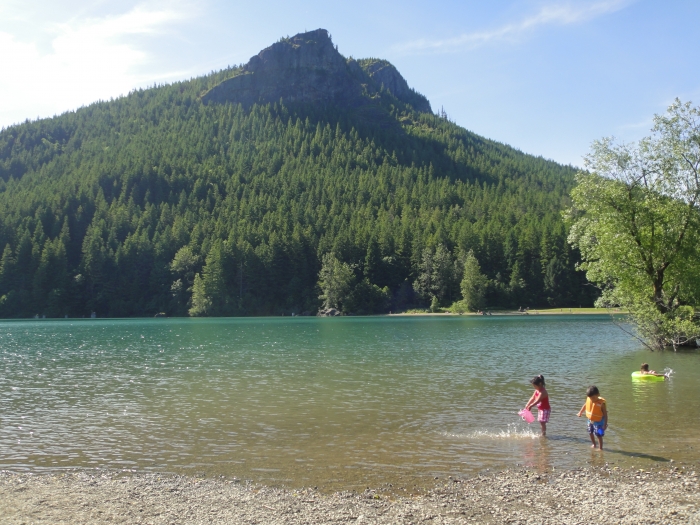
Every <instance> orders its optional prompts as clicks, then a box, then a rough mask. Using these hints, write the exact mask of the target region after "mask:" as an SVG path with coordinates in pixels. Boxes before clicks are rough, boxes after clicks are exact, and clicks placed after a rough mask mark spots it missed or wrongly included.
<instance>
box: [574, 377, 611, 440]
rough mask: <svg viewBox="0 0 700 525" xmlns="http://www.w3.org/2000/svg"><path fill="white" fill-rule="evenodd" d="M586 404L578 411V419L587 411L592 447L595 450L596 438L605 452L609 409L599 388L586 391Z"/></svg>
mask: <svg viewBox="0 0 700 525" xmlns="http://www.w3.org/2000/svg"><path fill="white" fill-rule="evenodd" d="M586 396H587V399H586V403H585V404H584V405H583V406H582V407H581V410H579V411H578V417H581V414H583V411H584V410H585V411H586V417H587V418H588V435H589V436H590V438H591V443H593V444H592V445H591V446H592V447H593V448H595V438H596V437H597V438H598V445H599V448H600V450H603V436H604V435H605V430H606V429H607V428H608V407H607V406H606V404H605V399H603V398H602V397H600V392H599V391H598V387H597V386H595V385H594V386H589V387H588V390H586Z"/></svg>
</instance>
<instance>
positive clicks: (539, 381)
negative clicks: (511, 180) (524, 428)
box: [525, 374, 551, 436]
mask: <svg viewBox="0 0 700 525" xmlns="http://www.w3.org/2000/svg"><path fill="white" fill-rule="evenodd" d="M530 383H531V384H532V386H533V387H534V388H535V393H534V394H532V397H530V400H529V401H528V402H527V404H526V405H525V410H530V407H532V406H535V405H537V421H539V422H540V427H542V435H543V436H546V435H547V422H548V421H549V414H550V412H551V408H550V406H549V393H548V392H547V389H546V388H545V387H544V376H543V375H542V374H540V375H538V376H535V377H533V378H532V379H531V380H530Z"/></svg>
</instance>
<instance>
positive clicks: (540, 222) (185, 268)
mask: <svg viewBox="0 0 700 525" xmlns="http://www.w3.org/2000/svg"><path fill="white" fill-rule="evenodd" d="M359 64H360V65H361V66H363V67H366V66H367V65H369V66H371V65H372V64H376V61H365V62H362V61H361V62H359ZM238 74H240V70H239V69H237V68H232V69H229V70H226V71H222V72H219V73H214V74H211V75H209V76H206V77H202V78H197V79H193V80H190V81H186V82H180V83H176V84H173V85H166V86H158V87H153V88H151V89H146V90H138V91H135V92H132V93H130V94H129V95H128V96H125V97H123V98H119V99H117V100H113V101H109V102H100V103H96V104H92V105H90V106H88V107H85V108H81V109H79V110H77V111H75V112H70V113H66V114H63V115H61V116H58V117H55V118H51V119H44V120H39V121H36V122H25V123H24V124H21V125H17V126H12V127H10V128H8V129H4V130H2V132H0V178H1V180H0V249H2V250H3V252H2V259H1V261H0V316H2V317H21V316H34V315H35V314H38V315H46V316H47V317H55V316H58V317H63V316H64V315H68V316H70V317H73V316H78V317H80V316H89V315H90V313H91V312H96V314H97V315H98V316H100V317H103V316H113V317H120V316H152V315H154V314H155V313H158V312H165V313H167V314H168V315H188V313H189V314H190V315H267V314H291V313H297V314H298V313H302V312H310V313H312V314H315V313H316V311H317V310H318V308H319V307H320V306H321V304H322V302H323V301H322V300H321V299H319V296H320V295H322V290H321V288H319V285H318V284H319V273H320V272H321V269H322V261H325V262H326V266H328V265H329V264H335V265H336V266H339V267H342V268H344V269H345V270H346V274H347V272H349V274H347V275H345V277H344V279H345V280H344V281H343V283H342V286H341V289H340V290H339V291H338V293H339V294H340V295H341V296H340V299H339V301H340V304H339V306H341V307H342V309H343V310H344V311H345V312H347V313H373V312H381V311H388V310H390V309H393V310H397V309H403V308H408V307H412V306H424V305H428V304H430V302H431V301H433V300H434V299H433V298H435V301H437V302H438V303H439V304H441V305H449V304H451V303H452V302H453V301H456V300H459V299H460V281H461V280H462V274H463V272H464V260H465V257H466V254H467V253H468V252H469V251H470V250H472V251H473V254H474V255H475V256H476V259H477V260H478V262H479V264H480V267H481V271H482V272H483V273H484V274H486V276H487V277H488V279H489V280H488V285H487V289H486V304H487V305H488V306H490V307H497V306H501V307H516V308H517V307H518V306H546V305H551V306H572V305H575V306H579V305H587V304H590V303H591V302H592V296H591V293H592V292H591V287H589V286H585V284H584V282H583V277H582V275H581V274H580V273H578V272H575V271H574V264H575V262H576V259H577V254H576V253H572V252H571V251H570V248H569V247H568V244H567V243H566V231H565V227H564V225H563V223H562V220H561V217H560V210H562V208H563V207H564V206H566V205H567V204H568V192H569V190H570V188H571V187H572V186H573V182H574V180H573V176H574V169H573V168H570V167H563V166H561V165H558V164H556V163H553V162H550V161H546V160H543V159H542V158H537V157H533V156H529V155H525V154H523V153H521V152H519V151H516V150H514V149H512V148H510V147H508V146H505V145H502V144H499V143H496V142H492V141H489V140H486V139H483V138H481V137H478V136H476V135H474V134H472V133H470V132H468V131H466V130H465V129H463V128H461V127H458V126H457V125H455V124H454V123H452V122H449V121H448V120H447V119H445V118H442V117H440V116H435V115H433V114H432V113H428V112H419V111H416V110H415V109H414V106H412V105H411V104H410V99H407V100H409V102H403V101H402V100H401V99H399V98H397V97H396V96H394V95H393V94H392V92H391V91H390V90H389V89H385V88H384V85H383V84H382V86H380V87H379V90H378V91H377V92H376V93H374V92H372V91H371V90H368V89H365V91H364V92H363V93H364V94H363V96H364V97H365V101H366V102H365V103H364V104H353V105H349V106H339V105H333V104H332V103H324V104H313V103H309V102H305V101H301V102H290V103H287V102H285V101H281V102H275V103H267V104H257V103H256V104H253V105H252V106H251V107H245V106H243V105H241V104H237V103H235V102H225V101H218V102H217V103H207V104H205V103H203V102H202V95H203V94H205V93H207V92H208V90H210V89H211V88H213V87H215V86H218V85H220V84H221V83H222V82H223V81H225V80H226V79H229V78H232V77H235V76H236V75H238ZM365 88H366V86H365ZM411 96H412V97H418V96H419V95H417V94H416V93H415V92H411ZM423 100H424V99H423ZM328 254H330V255H328ZM343 263H345V264H343ZM325 270H327V271H328V270H329V268H325ZM325 275H326V276H327V275H328V273H327V272H326V274H325Z"/></svg>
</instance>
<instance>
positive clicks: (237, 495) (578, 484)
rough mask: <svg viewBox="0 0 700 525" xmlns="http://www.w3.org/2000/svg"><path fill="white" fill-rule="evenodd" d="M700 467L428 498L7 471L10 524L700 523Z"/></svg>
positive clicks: (515, 479) (465, 485)
mask: <svg viewBox="0 0 700 525" xmlns="http://www.w3.org/2000/svg"><path fill="white" fill-rule="evenodd" d="M694 468H695V467H689V466H685V467H680V468H679V467H673V466H671V467H664V468H658V469H655V470H650V471H648V470H647V471H643V470H633V469H618V468H607V467H601V468H593V467H592V468H585V469H579V470H561V471H559V470H558V471H549V472H546V473H538V472H535V471H530V470H525V469H518V470H505V471H502V472H498V473H494V474H489V475H482V476H477V477H471V478H464V479H459V478H450V479H442V480H437V481H436V482H435V483H436V484H435V487H434V488H433V489H431V490H430V491H428V492H427V493H425V494H422V495H416V496H411V495H397V494H396V493H392V492H389V490H390V489H383V490H369V489H368V490H366V491H364V492H361V493H358V492H337V493H334V494H323V493H321V492H319V491H316V490H314V489H303V490H286V489H283V488H274V487H266V486H261V485H256V484H252V483H246V482H241V481H238V480H235V479H224V478H218V479H197V478H193V477H187V476H174V475H158V474H138V473H133V474H128V475H125V474H124V473H121V472H106V471H77V472H71V473H66V474H26V473H21V474H19V473H13V472H8V471H1V472H0V517H1V518H0V521H1V522H2V523H3V524H44V523H47V524H48V523H51V524H101V523H110V524H113V523H129V524H131V523H139V524H153V525H160V524H200V523H201V524H239V523H240V524H266V525H267V524H308V525H315V524H334V523H352V524H360V523H380V524H452V523H479V524H482V523H484V524H511V525H516V524H523V525H524V524H557V525H567V524H581V525H583V524H585V525H594V524H605V525H612V524H618V523H619V524H632V523H634V524H647V523H658V524H667V523H683V524H690V525H693V524H695V525H700V492H699V491H698V477H697V474H696V472H695V470H694Z"/></svg>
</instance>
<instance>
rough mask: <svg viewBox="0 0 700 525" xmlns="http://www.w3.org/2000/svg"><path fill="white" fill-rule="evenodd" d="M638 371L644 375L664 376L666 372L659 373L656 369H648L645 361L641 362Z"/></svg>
mask: <svg viewBox="0 0 700 525" xmlns="http://www.w3.org/2000/svg"><path fill="white" fill-rule="evenodd" d="M639 373H640V374H642V375H645V376H656V377H666V374H659V373H657V372H656V370H649V365H648V364H647V363H642V367H641V368H640V369H639Z"/></svg>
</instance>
